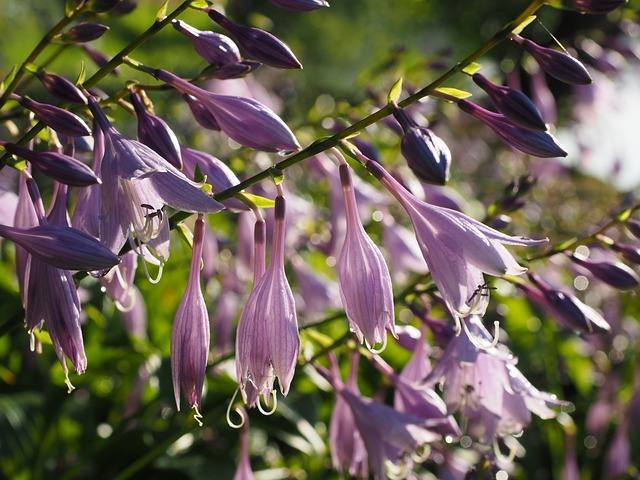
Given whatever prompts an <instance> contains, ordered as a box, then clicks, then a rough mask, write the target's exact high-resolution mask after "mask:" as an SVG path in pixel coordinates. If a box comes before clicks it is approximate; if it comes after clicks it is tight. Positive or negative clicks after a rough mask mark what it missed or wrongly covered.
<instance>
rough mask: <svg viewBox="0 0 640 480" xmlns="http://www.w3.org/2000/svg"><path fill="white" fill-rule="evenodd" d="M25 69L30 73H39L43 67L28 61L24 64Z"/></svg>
mask: <svg viewBox="0 0 640 480" xmlns="http://www.w3.org/2000/svg"><path fill="white" fill-rule="evenodd" d="M24 69H25V70H26V71H27V72H30V73H38V72H39V71H40V70H42V68H41V67H39V66H38V65H34V64H33V63H27V64H26V65H25V66H24Z"/></svg>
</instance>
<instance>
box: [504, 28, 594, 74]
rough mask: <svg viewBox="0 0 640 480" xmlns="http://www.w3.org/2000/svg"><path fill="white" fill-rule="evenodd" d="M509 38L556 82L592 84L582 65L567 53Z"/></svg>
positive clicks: (525, 39) (514, 36)
mask: <svg viewBox="0 0 640 480" xmlns="http://www.w3.org/2000/svg"><path fill="white" fill-rule="evenodd" d="M511 38H512V39H513V40H515V41H516V42H517V43H518V44H519V45H520V46H521V47H522V48H523V50H524V51H525V52H527V53H529V54H530V55H531V56H532V57H533V58H535V59H536V61H537V62H538V63H539V64H540V66H541V67H542V69H543V70H544V71H545V72H547V73H548V74H549V75H551V76H552V77H554V78H556V79H557V80H560V81H561V82H564V83H568V84H571V85H588V84H590V83H592V82H593V80H592V79H591V75H589V72H588V71H587V69H586V68H585V67H584V65H582V63H580V62H579V61H578V60H576V59H575V58H573V57H572V56H571V55H569V54H568V53H565V52H561V51H559V50H554V49H553V48H547V47H542V46H540V45H538V44H537V43H534V42H532V41H531V40H529V39H527V38H523V37H521V36H520V35H516V34H511Z"/></svg>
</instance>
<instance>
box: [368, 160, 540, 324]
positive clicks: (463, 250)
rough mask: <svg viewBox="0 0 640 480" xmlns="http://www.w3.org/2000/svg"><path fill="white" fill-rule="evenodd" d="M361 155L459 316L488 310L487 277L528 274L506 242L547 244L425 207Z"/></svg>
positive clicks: (440, 209) (434, 278) (380, 168)
mask: <svg viewBox="0 0 640 480" xmlns="http://www.w3.org/2000/svg"><path fill="white" fill-rule="evenodd" d="M358 156H359V157H360V158H361V160H362V161H363V162H365V164H366V168H367V170H369V172H371V173H372V174H373V176H375V177H376V178H377V179H378V180H380V182H381V183H382V184H383V185H384V186H385V187H386V188H387V190H389V192H391V194H393V196H394V197H396V199H397V200H398V201H399V202H400V204H401V205H402V206H403V207H404V209H405V210H406V211H407V213H408V214H409V217H410V218H411V221H412V223H413V227H414V230H415V233H416V238H417V240H418V244H419V245H420V250H422V255H423V256H424V259H425V261H426V262H427V266H428V267H429V271H430V272H431V275H432V277H433V281H434V282H435V283H436V286H437V287H438V290H439V291H440V294H441V295H442V297H443V299H444V301H445V302H446V303H447V305H448V307H449V308H450V309H451V311H452V313H453V314H454V315H455V316H462V317H464V316H466V315H468V314H469V313H472V312H484V310H485V309H486V304H487V294H486V292H485V285H486V284H485V282H484V279H483V275H482V274H483V273H487V274H489V275H495V276H501V275H522V274H523V273H524V272H526V268H524V267H521V266H520V265H518V263H517V262H516V261H515V259H514V258H513V256H512V255H511V254H510V253H509V252H508V251H507V249H506V248H505V247H504V246H503V245H502V244H503V243H504V244H509V245H521V246H533V245H539V244H541V243H544V242H546V241H547V240H546V239H545V240H532V239H529V238H525V237H513V236H510V235H505V234H503V233H500V232H498V231H497V230H494V229H492V228H490V227H487V226H486V225H484V224H482V223H480V222H478V221H477V220H474V219H472V218H470V217H468V216H466V215H464V214H462V213H460V212H458V211H455V210H450V209H448V208H443V207H438V206H435V205H430V204H428V203H425V202H422V201H420V200H418V199H417V198H416V197H414V196H413V195H412V194H411V193H409V191H407V190H406V189H405V188H404V187H403V186H402V185H400V183H398V182H397V181H396V180H395V179H394V178H393V177H392V176H391V175H389V173H388V172H387V171H386V170H384V168H382V166H381V165H380V164H378V163H376V162H373V161H370V160H369V159H367V158H366V157H364V156H362V155H361V154H359V155H358Z"/></svg>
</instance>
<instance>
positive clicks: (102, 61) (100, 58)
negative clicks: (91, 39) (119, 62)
mask: <svg viewBox="0 0 640 480" xmlns="http://www.w3.org/2000/svg"><path fill="white" fill-rule="evenodd" d="M82 49H83V50H84V51H85V52H87V55H89V58H90V59H91V60H92V61H93V63H95V64H96V65H97V66H98V67H99V68H102V67H104V66H105V65H106V64H107V63H109V60H110V59H109V57H107V56H106V55H105V54H104V53H102V52H100V51H98V50H96V49H95V48H91V47H90V46H89V45H82ZM110 73H111V75H118V69H117V68H114V69H113V70H111V72H110Z"/></svg>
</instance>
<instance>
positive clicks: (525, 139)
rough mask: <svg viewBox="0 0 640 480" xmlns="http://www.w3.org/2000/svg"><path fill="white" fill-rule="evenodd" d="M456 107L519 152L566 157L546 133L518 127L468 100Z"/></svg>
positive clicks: (551, 136)
mask: <svg viewBox="0 0 640 480" xmlns="http://www.w3.org/2000/svg"><path fill="white" fill-rule="evenodd" d="M458 107H459V108H460V110H462V111H463V112H466V113H468V114H469V115H471V116H473V117H475V118H477V119H478V120H480V121H481V122H483V123H484V124H485V125H488V126H489V127H491V129H492V130H493V131H494V132H495V134H496V135H498V137H500V140H502V141H503V142H504V143H506V144H507V145H510V146H511V147H513V148H515V149H518V150H520V151H521V152H524V153H528V154H529V155H533V156H534V157H541V158H553V157H566V156H567V152H565V151H564V149H563V148H562V147H561V146H560V144H559V143H558V141H557V140H556V138H555V137H554V136H553V135H551V134H550V133H549V132H547V131H541V130H531V129H529V128H523V127H520V126H518V125H515V124H514V123H512V122H511V121H510V120H508V119H507V117H506V116H504V115H502V114H500V113H495V112H491V111H489V110H487V109H485V108H482V107H480V106H479V105H476V104H475V103H472V102H470V101H468V100H460V101H458Z"/></svg>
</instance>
